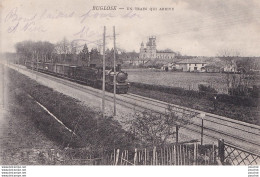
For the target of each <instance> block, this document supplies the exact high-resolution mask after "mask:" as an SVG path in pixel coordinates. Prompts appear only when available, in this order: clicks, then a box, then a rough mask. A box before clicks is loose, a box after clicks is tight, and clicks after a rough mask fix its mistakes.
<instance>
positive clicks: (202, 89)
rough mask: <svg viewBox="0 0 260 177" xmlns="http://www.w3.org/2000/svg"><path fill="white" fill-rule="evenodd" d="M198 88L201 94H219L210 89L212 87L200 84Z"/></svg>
mask: <svg viewBox="0 0 260 177" xmlns="http://www.w3.org/2000/svg"><path fill="white" fill-rule="evenodd" d="M198 87H199V91H200V92H209V93H217V91H216V90H215V89H214V88H212V87H210V86H206V85H203V84H199V86H198Z"/></svg>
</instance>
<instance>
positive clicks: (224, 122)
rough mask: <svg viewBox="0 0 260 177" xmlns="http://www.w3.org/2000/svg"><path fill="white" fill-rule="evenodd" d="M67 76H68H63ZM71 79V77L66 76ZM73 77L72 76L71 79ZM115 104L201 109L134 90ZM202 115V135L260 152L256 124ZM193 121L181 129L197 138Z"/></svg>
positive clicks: (80, 87) (109, 98) (160, 109)
mask: <svg viewBox="0 0 260 177" xmlns="http://www.w3.org/2000/svg"><path fill="white" fill-rule="evenodd" d="M12 67H16V68H17V66H12ZM20 69H22V70H24V71H27V72H28V71H29V72H32V71H31V70H28V69H26V68H20ZM38 75H39V76H42V77H45V78H48V79H51V80H55V81H56V82H59V83H61V84H64V85H67V86H69V87H72V88H74V89H77V90H80V91H83V92H86V93H89V94H91V95H94V96H96V97H99V98H101V96H102V94H101V93H102V91H101V90H98V89H94V88H91V87H88V86H84V85H80V84H77V83H74V82H70V81H68V80H66V79H62V78H57V77H54V76H51V75H48V74H44V73H38ZM67 79H68V78H67ZM70 80H71V79H70ZM71 81H73V80H71ZM106 100H107V101H110V102H112V101H113V94H112V93H108V92H107V93H106ZM117 104H120V105H121V106H124V107H127V108H129V109H135V110H137V111H143V110H144V109H146V110H151V111H154V112H157V113H160V114H164V113H165V110H166V109H167V107H168V106H169V105H171V106H172V107H173V108H174V109H175V110H176V111H180V112H183V111H184V112H186V113H189V112H190V113H195V114H201V113H205V112H203V111H198V110H194V109H190V108H186V107H182V106H179V105H174V104H169V103H165V102H162V101H159V100H155V99H151V98H147V97H143V96H140V95H135V94H131V93H128V94H124V95H117ZM205 114H206V116H205V118H204V136H205V137H207V138H208V139H210V140H211V141H217V139H220V138H221V139H225V141H226V142H228V143H229V144H232V145H235V146H238V147H240V148H243V149H245V150H249V151H253V152H254V153H257V154H260V152H259V150H260V142H259V140H260V126H257V125H252V124H249V123H244V122H241V121H237V120H233V119H229V118H226V117H223V116H218V115H214V114H210V113H205ZM193 119H194V121H193V122H192V124H191V125H188V126H185V127H183V129H185V131H187V132H190V133H194V134H196V137H197V138H198V139H200V133H201V118H199V117H198V116H196V117H194V118H193Z"/></svg>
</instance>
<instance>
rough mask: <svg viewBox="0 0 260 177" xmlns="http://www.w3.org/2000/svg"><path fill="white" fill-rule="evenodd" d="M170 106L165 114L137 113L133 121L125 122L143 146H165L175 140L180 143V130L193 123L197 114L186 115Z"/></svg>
mask: <svg viewBox="0 0 260 177" xmlns="http://www.w3.org/2000/svg"><path fill="white" fill-rule="evenodd" d="M174 109H175V108H174V107H172V106H170V105H169V106H168V108H167V109H166V111H165V114H161V113H155V112H152V111H147V110H146V111H143V112H136V113H135V115H134V118H133V119H132V120H127V121H126V122H124V123H125V124H126V125H127V126H128V128H129V130H130V131H131V132H132V133H133V134H134V136H135V137H136V139H137V140H138V141H140V143H141V145H145V146H164V145H166V144H167V143H169V142H172V140H173V139H174V138H175V139H176V143H178V132H179V129H180V128H181V127H182V126H184V125H188V124H190V123H191V121H192V118H193V117H195V116H196V115H197V113H192V112H190V113H186V112H179V113H177V110H174Z"/></svg>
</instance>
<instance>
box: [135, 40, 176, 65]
mask: <svg viewBox="0 0 260 177" xmlns="http://www.w3.org/2000/svg"><path fill="white" fill-rule="evenodd" d="M175 56H176V53H175V52H173V51H170V50H164V51H158V50H156V37H155V36H150V37H149V40H148V42H147V43H146V46H144V43H143V42H142V43H141V48H140V54H139V59H160V60H161V59H172V58H175Z"/></svg>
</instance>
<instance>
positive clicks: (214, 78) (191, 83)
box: [126, 69, 227, 93]
mask: <svg viewBox="0 0 260 177" xmlns="http://www.w3.org/2000/svg"><path fill="white" fill-rule="evenodd" d="M126 71H127V73H128V80H129V81H130V82H140V83H146V84H156V85H164V86H172V87H181V88H184V89H190V90H198V84H200V83H207V84H208V85H211V86H212V87H213V88H215V89H216V90H217V91H218V93H227V82H226V74H224V73H189V72H158V71H152V70H149V69H129V70H126Z"/></svg>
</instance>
